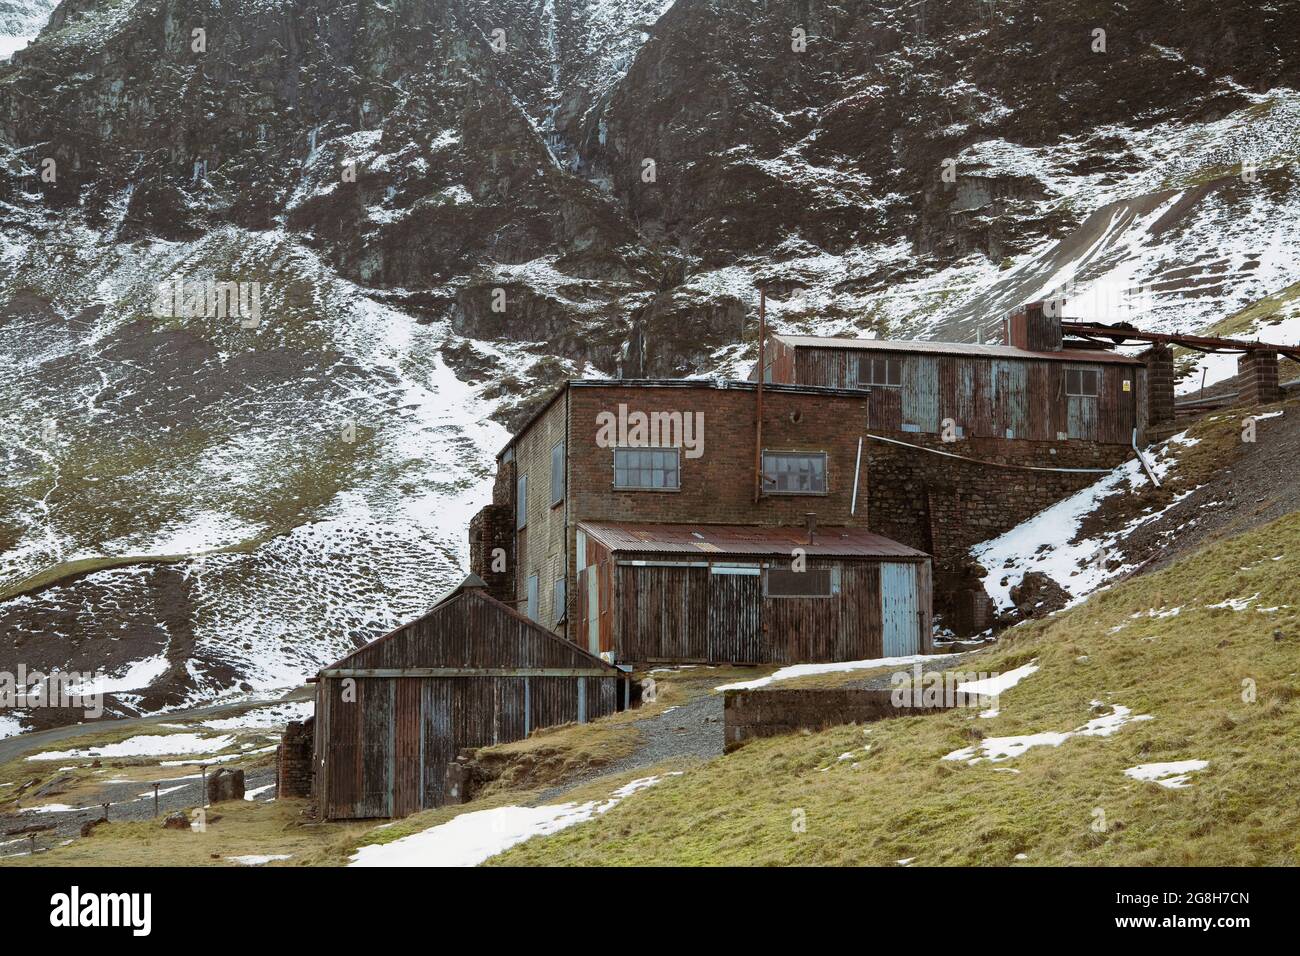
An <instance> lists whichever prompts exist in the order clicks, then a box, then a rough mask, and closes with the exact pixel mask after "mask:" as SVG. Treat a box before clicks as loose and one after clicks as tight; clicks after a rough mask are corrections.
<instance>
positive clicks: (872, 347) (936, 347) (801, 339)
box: [773, 333, 1142, 365]
mask: <svg viewBox="0 0 1300 956" xmlns="http://www.w3.org/2000/svg"><path fill="white" fill-rule="evenodd" d="M773 338H775V339H779V340H780V341H781V342H784V343H785V344H786V345H789V346H790V347H792V348H822V349H854V350H861V351H866V352H913V353H917V354H922V355H970V356H974V357H976V358H1010V359H1037V360H1044V361H1049V362H1082V363H1085V364H1086V363H1090V362H1109V363H1114V364H1116V365H1141V364H1142V360H1141V359H1139V358H1134V357H1133V356H1130V355H1121V354H1119V353H1118V352H1104V351H1100V350H1097V349H1076V348H1064V349H1061V351H1059V352H1032V351H1030V350H1029V349H1020V348H1016V347H1015V346H1014V345H976V344H975V343H973V342H921V341H917V340H915V339H851V338H837V337H834V336H824V335H783V334H779V333H778V334H776V335H774V336H773Z"/></svg>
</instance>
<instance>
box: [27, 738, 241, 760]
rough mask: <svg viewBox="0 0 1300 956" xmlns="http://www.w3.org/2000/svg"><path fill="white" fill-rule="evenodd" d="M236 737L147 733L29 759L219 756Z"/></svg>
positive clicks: (47, 753) (41, 754)
mask: <svg viewBox="0 0 1300 956" xmlns="http://www.w3.org/2000/svg"><path fill="white" fill-rule="evenodd" d="M234 739H235V738H234V737H233V736H230V735H226V736H222V737H204V736H201V735H200V734H144V735H140V736H136V737H129V738H128V739H126V740H123V741H119V742H118V743H115V744H102V745H100V746H98V747H86V748H85V749H83V750H46V751H44V752H42V753H38V754H33V755H32V756H30V757H28V758H27V759H28V760H81V759H83V758H85V757H153V756H156V755H159V754H169V755H170V754H200V753H216V752H217V751H218V750H224V749H226V748H227V747H229V746H230V744H231V742H232V741H233V740H234Z"/></svg>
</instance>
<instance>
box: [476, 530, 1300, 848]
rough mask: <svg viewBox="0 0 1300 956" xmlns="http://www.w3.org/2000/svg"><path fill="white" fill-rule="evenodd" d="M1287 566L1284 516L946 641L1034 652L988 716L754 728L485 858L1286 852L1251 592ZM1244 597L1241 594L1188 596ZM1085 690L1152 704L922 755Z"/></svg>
mask: <svg viewBox="0 0 1300 956" xmlns="http://www.w3.org/2000/svg"><path fill="white" fill-rule="evenodd" d="M1275 558H1276V559H1277V560H1274V559H1275ZM1298 575H1300V514H1292V515H1288V516H1286V517H1284V518H1282V519H1279V520H1278V521H1275V522H1273V523H1272V524H1270V525H1267V526H1264V527H1262V528H1259V529H1257V530H1255V531H1252V532H1250V533H1247V534H1244V535H1242V536H1240V537H1237V538H1233V539H1230V540H1227V541H1221V542H1217V543H1215V544H1214V545H1212V546H1210V547H1208V548H1205V549H1203V550H1201V551H1199V552H1197V553H1196V554H1194V555H1192V556H1191V557H1190V558H1188V559H1186V560H1184V561H1181V562H1179V563H1177V564H1175V565H1173V566H1171V567H1169V568H1167V569H1165V570H1163V571H1161V572H1158V573H1154V574H1151V575H1149V576H1145V577H1139V578H1135V579H1132V580H1130V581H1128V582H1126V583H1124V584H1122V585H1119V586H1117V587H1115V588H1114V589H1112V590H1110V591H1108V592H1104V593H1101V594H1098V595H1096V596H1094V597H1093V598H1092V599H1091V600H1089V601H1088V602H1087V603H1085V604H1083V605H1081V606H1079V607H1077V608H1075V609H1073V610H1071V611H1069V612H1067V613H1064V614H1061V615H1059V616H1057V617H1055V618H1051V619H1048V620H1044V621H1038V622H1034V623H1031V624H1027V625H1022V626H1021V627H1019V628H1017V629H1015V630H1014V631H1013V632H1010V633H1009V635H1008V636H1007V637H1005V638H1004V640H1003V641H1002V642H1001V643H1000V644H999V645H998V646H996V647H995V648H993V649H991V650H989V651H987V652H981V653H978V654H973V655H970V656H968V657H966V658H964V659H963V660H962V662H961V664H960V665H959V666H960V669H961V670H964V671H971V670H983V671H1003V670H1007V669H1010V668H1012V667H1014V666H1017V665H1018V664H1021V663H1024V662H1025V661H1027V660H1030V659H1035V658H1036V659H1037V660H1038V661H1039V664H1040V670H1039V671H1038V672H1037V673H1036V674H1034V675H1032V676H1030V677H1028V678H1026V679H1025V680H1024V681H1023V682H1022V683H1021V684H1020V685H1019V686H1018V687H1016V688H1015V689H1013V690H1011V691H1009V692H1008V693H1006V694H1005V695H1004V696H1003V699H1002V702H1001V715H1000V716H999V717H996V718H993V719H981V718H978V717H976V716H975V715H974V713H973V712H971V711H953V712H949V713H945V714H941V715H936V716H927V717H914V718H902V719H897V720H890V721H882V722H878V723H875V724H871V725H869V726H867V727H865V728H864V727H852V726H848V727H840V728H836V729H833V730H830V731H827V732H824V733H819V734H810V735H806V736H804V735H794V736H789V737H781V738H773V739H769V740H760V741H756V742H754V743H751V744H749V745H748V746H746V747H744V748H742V749H741V750H739V751H737V752H736V753H734V754H732V755H729V756H727V757H724V758H721V759H718V760H715V761H712V762H711V763H709V764H708V765H707V766H706V767H697V768H695V769H692V770H690V771H688V772H687V773H686V774H685V775H684V776H681V777H675V778H671V779H669V780H666V781H664V782H663V783H661V784H660V785H659V786H658V787H655V788H653V789H651V790H648V791H646V792H644V793H640V794H637V795H635V796H634V797H633V798H631V799H629V800H627V801H625V802H624V803H623V804H622V805H620V806H619V807H617V808H616V809H614V810H612V811H610V812H609V813H608V814H606V815H604V816H603V817H601V818H600V819H598V820H596V821H593V822H591V823H586V824H582V825H580V826H578V827H575V828H573V829H571V830H566V831H564V832H562V833H559V834H556V835H553V836H550V837H547V838H543V839H534V840H531V841H529V842H528V843H526V844H523V845H521V846H519V847H516V848H515V849H513V850H511V851H509V852H507V853H506V854H504V855H502V856H501V857H499V858H497V860H496V861H495V862H500V863H504V864H544V865H553V864H599V865H606V864H643V865H644V864H706V865H713V864H718V865H720V864H750V865H788V864H869V865H896V861H898V860H901V859H906V858H910V857H914V858H915V865H945V866H947V865H972V864H974V865H1013V864H1015V863H1017V862H1019V861H1017V860H1016V856H1017V854H1022V853H1023V854H1025V857H1026V859H1025V860H1024V862H1025V863H1026V864H1027V865H1034V864H1054V865H1061V864H1087V865H1185V864H1198V865H1251V864H1295V863H1297V862H1300V797H1297V795H1296V791H1295V787H1294V776H1295V768H1296V764H1297V762H1298V761H1300V758H1298V757H1297V754H1300V708H1298V707H1297V702H1296V697H1297V695H1298V694H1300V676H1298V673H1297V672H1298V671H1300V667H1298V666H1297V662H1298V660H1300V626H1298V625H1300V618H1298V612H1297V608H1296V607H1294V606H1283V607H1281V608H1280V609H1279V610H1277V611H1274V612H1272V613H1261V612H1259V611H1257V610H1255V609H1254V608H1255V607H1260V606H1263V607H1273V606H1278V605H1288V604H1291V603H1292V602H1293V601H1295V597H1296V590H1295V585H1294V582H1295V580H1296V578H1297V576H1298ZM1257 592H1258V594H1259V595H1260V596H1259V598H1258V599H1257V600H1256V602H1255V604H1254V605H1252V607H1251V609H1250V610H1246V611H1233V610H1228V609H1209V608H1207V607H1206V605H1210V604H1216V603H1219V602H1221V601H1223V600H1224V599H1226V598H1229V597H1238V596H1247V597H1248V596H1250V595H1253V594H1255V593H1257ZM1180 606H1181V607H1182V610H1181V611H1180V612H1179V613H1178V614H1177V615H1170V616H1167V617H1148V616H1146V612H1147V611H1149V610H1151V609H1166V610H1168V609H1172V608H1173V607H1180ZM1135 614H1140V615H1142V616H1140V617H1134V615H1135ZM1275 632H1277V633H1278V634H1280V635H1281V639H1280V640H1275V639H1274V633H1275ZM1247 682H1249V683H1247ZM1248 687H1253V688H1254V691H1255V696H1254V698H1253V699H1252V700H1246V699H1243V694H1244V692H1245V689H1246V688H1248ZM1093 700H1101V701H1103V702H1105V703H1106V704H1121V705H1124V706H1126V707H1130V708H1132V709H1133V712H1134V713H1135V714H1150V715H1152V717H1153V719H1152V720H1150V721H1147V722H1140V723H1131V724H1129V725H1127V726H1126V727H1124V728H1122V729H1121V730H1119V731H1118V732H1116V733H1115V734H1114V735H1113V736H1111V737H1106V738H1101V737H1087V738H1081V737H1076V738H1073V739H1070V740H1067V741H1066V742H1065V743H1063V744H1062V745H1061V746H1060V747H1056V748H1053V747H1036V748H1032V749H1030V750H1029V751H1027V752H1026V753H1025V754H1024V755H1022V756H1021V757H1019V758H1015V759H1012V760H1008V761H1003V762H1000V763H996V764H992V763H988V762H983V763H979V764H976V765H973V766H970V765H966V764H965V763H962V762H954V761H944V760H942V759H941V758H942V757H943V756H944V755H945V754H947V753H949V752H951V751H953V750H956V749H959V748H962V747H966V746H970V745H971V744H972V743H974V742H975V741H976V740H978V739H979V738H980V737H981V736H1006V735H1015V734H1026V733H1036V732H1040V731H1048V730H1054V731H1065V730H1071V729H1073V728H1076V727H1078V726H1080V725H1081V724H1083V723H1085V722H1086V721H1087V720H1089V719H1090V717H1092V716H1094V711H1093V707H1092V703H1091V702H1092V701H1093ZM868 743H869V744H870V745H871V747H870V750H869V751H867V752H865V753H863V754H861V755H860V756H859V757H858V758H857V759H855V760H853V761H837V760H836V758H837V756H838V755H839V754H841V753H844V752H846V751H849V750H852V749H856V748H861V747H863V746H864V745H865V744H868ZM1188 759H1201V760H1208V761H1209V762H1210V765H1209V767H1208V768H1207V769H1205V770H1203V771H1201V772H1199V773H1195V774H1193V775H1192V783H1191V785H1190V787H1188V788H1187V789H1184V790H1169V789H1165V788H1163V787H1160V786H1158V785H1156V784H1154V783H1149V782H1144V781H1136V780H1132V779H1130V778H1128V777H1126V776H1124V774H1123V770H1124V769H1125V768H1126V767H1132V766H1134V765H1136V764H1141V763H1152V762H1157V761H1173V760H1188ZM854 764H856V765H857V766H856V768H855V767H854ZM824 767H829V768H830V769H828V770H825V771H823V770H822V769H821V768H824ZM1005 769H1015V770H1018V771H1020V772H1019V773H1007V772H1002V771H1003V770H1005ZM1098 811H1100V813H1101V814H1104V818H1105V828H1104V829H1099V828H1097V821H1098V819H1099V817H1098ZM800 818H802V819H804V820H806V827H805V828H804V829H803V830H802V831H800V830H799V829H798V828H797V827H795V826H794V825H793V824H795V823H796V822H797V820H799V819H800Z"/></svg>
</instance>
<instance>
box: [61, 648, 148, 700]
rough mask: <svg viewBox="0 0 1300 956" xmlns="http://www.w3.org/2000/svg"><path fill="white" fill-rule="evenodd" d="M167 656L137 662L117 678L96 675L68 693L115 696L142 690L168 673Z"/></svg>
mask: <svg viewBox="0 0 1300 956" xmlns="http://www.w3.org/2000/svg"><path fill="white" fill-rule="evenodd" d="M167 667H168V663H167V655H166V654H158V655H156V656H154V657H146V658H144V659H143V660H138V661H135V662H134V663H132V664H130V665H128V666H127V667H126V669H125V670H124V671H123V672H122V673H121V674H120V675H119V676H117V677H107V676H103V675H96V676H95V677H94V679H92V680H89V681H85V682H83V683H81V684H77V685H75V686H72V685H69V687H68V689H67V693H68V694H69V695H77V696H83V697H85V696H93V695H96V694H115V693H121V692H123V691H130V690H142V689H144V688H146V687H148V686H149V685H150V684H152V683H153V682H154V681H156V680H157V679H158V678H159V677H162V675H163V674H165V673H167Z"/></svg>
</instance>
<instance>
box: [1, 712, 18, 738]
mask: <svg viewBox="0 0 1300 956" xmlns="http://www.w3.org/2000/svg"><path fill="white" fill-rule="evenodd" d="M22 732H23V724H22V721H21V720H20V719H19V718H18V716H17V715H16V714H0V739H3V738H5V737H17V736H18V735H19V734H21V733H22Z"/></svg>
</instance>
